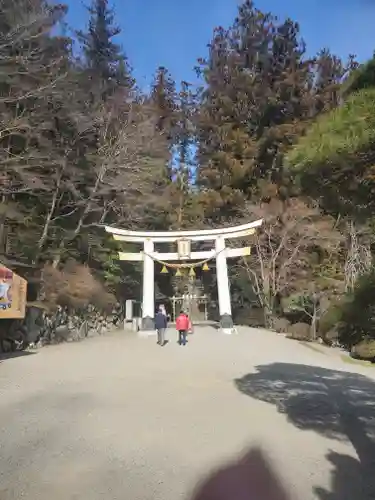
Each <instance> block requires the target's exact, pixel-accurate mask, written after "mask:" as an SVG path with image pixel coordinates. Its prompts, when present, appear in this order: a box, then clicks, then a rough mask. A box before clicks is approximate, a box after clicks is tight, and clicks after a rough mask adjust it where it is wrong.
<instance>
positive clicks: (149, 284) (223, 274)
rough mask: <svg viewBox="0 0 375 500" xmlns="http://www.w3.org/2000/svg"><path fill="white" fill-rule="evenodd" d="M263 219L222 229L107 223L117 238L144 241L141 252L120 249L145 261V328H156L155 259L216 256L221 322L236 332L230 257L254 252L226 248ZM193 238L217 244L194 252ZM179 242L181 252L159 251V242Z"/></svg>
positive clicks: (126, 255) (131, 258)
mask: <svg viewBox="0 0 375 500" xmlns="http://www.w3.org/2000/svg"><path fill="white" fill-rule="evenodd" d="M262 223H263V220H262V219H260V220H257V221H254V222H250V223H249V224H242V225H240V226H232V227H228V228H220V229H202V230H197V231H191V230H189V231H165V232H163V231H130V230H126V229H118V228H115V227H110V226H104V227H105V230H106V231H107V232H108V233H111V234H112V235H113V237H114V239H115V240H118V241H127V242H133V243H143V251H142V252H138V253H125V252H119V259H120V260H126V261H143V299H142V329H143V330H145V331H153V330H154V329H155V326H154V314H155V282H154V261H164V262H168V261H180V262H181V261H184V262H185V261H193V260H205V259H207V260H208V259H213V258H215V259H216V278H217V289H218V297H219V312H220V324H221V329H222V331H223V332H224V333H232V332H233V320H232V308H231V300H230V289H229V280H228V267H227V258H232V257H240V256H242V255H249V254H250V247H244V248H226V246H225V240H226V239H232V238H245V237H247V236H250V235H252V234H254V233H255V231H256V229H257V228H259V227H260V226H261V225H262ZM192 241H214V248H213V249H212V250H208V251H204V252H191V251H190V249H191V242H192ZM161 242H163V243H164V242H170V243H173V242H177V248H178V251H177V252H170V253H159V252H156V251H155V248H154V247H155V243H161Z"/></svg>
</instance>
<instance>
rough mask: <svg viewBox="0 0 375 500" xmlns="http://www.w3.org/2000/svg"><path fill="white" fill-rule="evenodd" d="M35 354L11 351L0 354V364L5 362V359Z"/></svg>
mask: <svg viewBox="0 0 375 500" xmlns="http://www.w3.org/2000/svg"><path fill="white" fill-rule="evenodd" d="M33 354H36V353H35V352H30V351H12V352H0V363H2V362H3V361H6V360H7V359H14V358H20V357H23V356H31V355H33Z"/></svg>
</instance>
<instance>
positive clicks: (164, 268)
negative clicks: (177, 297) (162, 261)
mask: <svg viewBox="0 0 375 500" xmlns="http://www.w3.org/2000/svg"><path fill="white" fill-rule="evenodd" d="M160 273H161V274H168V269H167V266H165V265H164V266H163V269H162V270H161V271H160Z"/></svg>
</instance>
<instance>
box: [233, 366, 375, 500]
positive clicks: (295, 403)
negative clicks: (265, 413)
mask: <svg viewBox="0 0 375 500" xmlns="http://www.w3.org/2000/svg"><path fill="white" fill-rule="evenodd" d="M256 369H257V373H251V374H248V375H245V376H244V377H242V378H240V379H236V380H235V385H236V387H237V388H238V390H239V391H241V392H242V393H244V394H246V395H248V396H250V397H252V398H255V399H258V400H261V401H264V402H267V403H270V404H273V405H275V406H276V408H277V409H278V411H279V412H280V413H283V414H285V415H286V417H287V419H288V421H290V422H291V423H293V424H294V425H295V426H296V427H298V428H299V429H301V430H311V431H315V432H318V433H319V434H322V435H324V436H326V437H328V438H331V439H336V440H341V441H349V442H350V443H351V444H352V445H353V447H354V448H355V451H356V453H357V456H358V460H357V459H356V458H353V457H351V456H349V455H343V454H339V453H336V452H332V451H331V452H330V453H328V455H327V460H328V462H329V463H330V464H331V466H332V467H333V470H332V478H331V488H330V491H329V490H325V489H323V488H319V487H316V488H315V495H316V498H318V499H320V500H349V499H350V500H353V499H355V500H369V499H372V500H373V499H375V382H374V381H373V380H371V379H369V378H367V377H365V376H362V375H358V374H354V373H348V372H342V371H334V370H328V369H324V368H319V367H312V366H305V365H298V364H288V363H273V364H270V365H261V366H258V367H257V368H256Z"/></svg>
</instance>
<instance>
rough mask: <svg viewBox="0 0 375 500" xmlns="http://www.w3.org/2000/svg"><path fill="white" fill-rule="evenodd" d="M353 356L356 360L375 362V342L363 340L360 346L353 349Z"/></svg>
mask: <svg viewBox="0 0 375 500" xmlns="http://www.w3.org/2000/svg"><path fill="white" fill-rule="evenodd" d="M352 356H353V357H354V358H359V359H366V360H368V361H373V362H374V361H375V340H371V339H366V340H362V342H360V343H359V344H357V345H356V346H354V347H353V349H352Z"/></svg>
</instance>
